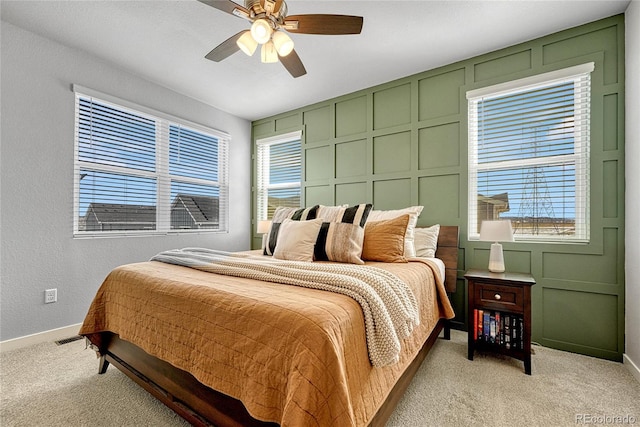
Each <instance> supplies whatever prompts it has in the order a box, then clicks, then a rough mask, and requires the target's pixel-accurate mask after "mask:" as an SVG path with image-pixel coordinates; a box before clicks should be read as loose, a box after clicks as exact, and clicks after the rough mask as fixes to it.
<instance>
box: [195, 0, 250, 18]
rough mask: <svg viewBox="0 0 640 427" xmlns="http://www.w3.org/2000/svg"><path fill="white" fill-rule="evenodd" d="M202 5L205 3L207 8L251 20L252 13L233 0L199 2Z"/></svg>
mask: <svg viewBox="0 0 640 427" xmlns="http://www.w3.org/2000/svg"><path fill="white" fill-rule="evenodd" d="M198 1H199V2H200V3H204V4H206V5H207V6H211V7H213V8H216V9H218V10H221V11H223V12H227V13H229V14H231V15H235V16H237V17H239V18H244V19H248V20H251V19H250V15H251V14H250V13H249V10H247V8H245V7H244V6H240V5H239V4H238V3H234V2H232V1H231V0H198Z"/></svg>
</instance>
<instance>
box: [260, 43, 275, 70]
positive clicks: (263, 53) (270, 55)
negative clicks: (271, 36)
mask: <svg viewBox="0 0 640 427" xmlns="http://www.w3.org/2000/svg"><path fill="white" fill-rule="evenodd" d="M260 59H261V60H262V62H264V63H265V64H269V63H272V62H278V52H277V51H276V47H275V46H274V44H273V42H272V41H271V40H269V41H268V42H266V43H265V44H263V45H262V49H260Z"/></svg>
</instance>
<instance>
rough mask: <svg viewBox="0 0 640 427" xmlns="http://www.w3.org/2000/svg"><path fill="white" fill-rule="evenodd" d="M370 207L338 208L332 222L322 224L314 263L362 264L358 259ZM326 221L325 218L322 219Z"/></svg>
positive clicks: (365, 205)
mask: <svg viewBox="0 0 640 427" xmlns="http://www.w3.org/2000/svg"><path fill="white" fill-rule="evenodd" d="M371 208H372V205H371V204H370V203H367V204H360V205H356V206H352V207H350V208H340V211H339V212H337V213H336V214H335V215H334V216H333V218H332V219H333V221H330V222H323V223H322V226H321V227H320V232H319V233H318V240H317V241H316V246H315V250H314V259H315V260H316V261H335V262H348V263H351V264H364V262H363V261H362V259H361V258H360V256H361V254H362V242H363V240H364V225H365V223H366V222H367V217H368V216H369V212H371ZM322 219H323V220H325V221H326V220H327V218H326V217H324V216H323V217H322Z"/></svg>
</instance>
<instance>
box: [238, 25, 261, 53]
mask: <svg viewBox="0 0 640 427" xmlns="http://www.w3.org/2000/svg"><path fill="white" fill-rule="evenodd" d="M236 44H237V45H238V47H239V48H240V50H241V51H243V52H244V53H246V54H247V55H248V56H251V55H253V52H255V51H256V48H257V47H258V42H257V41H255V39H254V38H253V36H251V31H249V30H247V31H245V32H244V33H243V34H242V35H241V36H240V38H239V39H238V40H237V41H236Z"/></svg>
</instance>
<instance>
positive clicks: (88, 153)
mask: <svg viewBox="0 0 640 427" xmlns="http://www.w3.org/2000/svg"><path fill="white" fill-rule="evenodd" d="M74 90H75V92H76V128H75V147H76V149H75V156H76V158H75V171H74V177H75V178H74V179H75V185H74V235H75V236H76V237H80V236H107V235H129V234H146V233H171V232H187V231H189V232H193V231H197V232H202V231H226V230H227V223H228V221H227V217H228V213H227V212H228V201H227V200H228V184H227V176H228V174H227V162H228V159H227V151H228V139H229V138H228V136H227V135H226V134H224V133H222V132H219V131H216V130H213V129H209V128H204V127H201V126H199V125H195V124H193V123H189V122H186V121H184V120H181V119H177V118H175V117H172V116H168V115H165V114H163V113H159V112H153V111H151V110H149V109H145V108H144V107H139V106H135V105H133V104H130V103H127V102H126V101H120V100H117V99H115V98H111V97H109V96H108V95H103V94H99V95H95V94H94V93H92V91H90V90H88V89H84V88H81V90H78V87H75V86H74ZM87 93H89V94H87ZM106 98H108V99H106ZM125 104H126V105H125Z"/></svg>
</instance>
